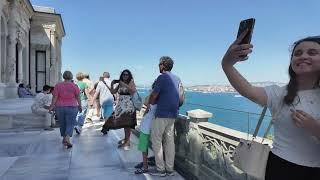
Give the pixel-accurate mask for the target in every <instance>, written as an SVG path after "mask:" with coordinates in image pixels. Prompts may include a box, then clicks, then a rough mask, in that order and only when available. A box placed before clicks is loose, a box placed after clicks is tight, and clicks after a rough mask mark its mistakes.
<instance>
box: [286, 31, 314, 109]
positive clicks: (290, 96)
mask: <svg viewBox="0 0 320 180" xmlns="http://www.w3.org/2000/svg"><path fill="white" fill-rule="evenodd" d="M306 41H310V42H316V43H318V44H320V36H311V37H307V38H303V39H300V40H298V41H296V42H295V43H293V45H292V47H293V48H292V50H291V59H290V60H292V57H293V53H294V50H295V49H296V47H297V46H298V45H299V44H300V43H302V42H306ZM288 71H289V77H290V81H289V83H288V85H287V90H288V92H287V95H286V96H285V97H284V99H283V101H284V103H285V104H287V105H291V104H292V103H293V101H294V98H295V97H296V96H297V92H298V82H297V79H296V73H295V72H294V71H293V69H292V66H291V61H290V66H289V70H288ZM319 80H320V77H319V79H318V80H317V82H316V84H315V86H317V87H319Z"/></svg>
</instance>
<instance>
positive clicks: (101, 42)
mask: <svg viewBox="0 0 320 180" xmlns="http://www.w3.org/2000/svg"><path fill="white" fill-rule="evenodd" d="M31 2H32V4H34V5H40V6H49V7H53V8H55V9H56V12H57V13H60V14H62V18H63V21H64V25H65V29H66V37H65V38H64V39H63V47H62V60H63V69H62V70H67V69H68V70H71V71H72V72H74V73H76V72H78V71H84V72H89V74H90V75H91V77H92V79H95V80H96V79H97V78H98V77H99V76H100V75H101V74H102V72H104V71H109V72H110V73H111V78H119V74H120V72H121V70H123V69H125V68H128V69H130V70H131V71H132V73H133V75H134V79H135V82H136V84H139V85H144V84H146V85H149V84H151V82H152V81H153V80H154V79H155V78H156V77H157V76H158V73H159V72H158V62H159V57H160V56H162V55H169V56H171V57H172V58H173V59H174V61H175V64H174V68H173V70H172V71H173V72H174V73H175V74H177V75H178V76H180V77H181V79H182V81H183V82H184V84H186V85H201V84H228V81H227V78H226V76H225V75H224V73H223V71H222V69H221V65H220V62H221V58H222V56H223V55H224V53H225V51H226V49H227V47H228V46H229V44H230V43H231V42H233V40H234V39H235V36H236V33H237V30H238V25H239V21H240V20H241V19H245V18H249V17H254V18H256V25H255V30H254V34H253V40H252V44H253V45H254V52H253V53H252V55H251V56H250V58H249V60H248V61H246V62H243V63H241V64H239V65H237V67H238V69H239V71H240V72H242V73H243V75H244V76H245V77H246V78H247V79H248V80H249V81H277V82H287V81H288V76H287V68H288V64H289V47H290V45H291V44H292V43H293V42H294V41H295V40H297V39H299V38H303V37H305V36H309V35H319V34H320V31H319V30H320V23H319V20H320V19H319V17H320V13H319V7H320V1H318V0H307V1H301V0H284V1H279V0H268V1H261V0H241V1H240V0H223V1H214V0H161V1H155V0H126V1H124V0H91V1H89V0H87V1H85V0H31Z"/></svg>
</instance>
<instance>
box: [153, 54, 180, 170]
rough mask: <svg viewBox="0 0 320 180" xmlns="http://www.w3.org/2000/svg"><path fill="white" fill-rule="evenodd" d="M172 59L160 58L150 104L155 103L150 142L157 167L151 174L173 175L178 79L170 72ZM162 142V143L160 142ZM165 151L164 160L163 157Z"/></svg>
mask: <svg viewBox="0 0 320 180" xmlns="http://www.w3.org/2000/svg"><path fill="white" fill-rule="evenodd" d="M172 67H173V60H172V59H171V58H170V57H168V56H163V57H161V58H160V63H159V70H160V73H161V75H159V76H158V78H157V80H156V83H155V87H154V89H153V92H152V93H151V96H150V100H149V102H150V104H157V109H156V113H155V120H154V121H152V127H151V142H152V148H153V151H154V154H155V160H156V166H157V169H156V171H155V172H151V173H150V174H151V175H158V176H166V175H173V172H174V171H173V166H174V156H175V145H174V122H175V119H176V118H177V116H178V110H179V90H178V86H179V82H180V79H179V77H177V76H176V75H174V74H172V73H171V69H172ZM162 142H163V143H162ZM163 151H164V152H165V159H166V160H165V161H164V159H163Z"/></svg>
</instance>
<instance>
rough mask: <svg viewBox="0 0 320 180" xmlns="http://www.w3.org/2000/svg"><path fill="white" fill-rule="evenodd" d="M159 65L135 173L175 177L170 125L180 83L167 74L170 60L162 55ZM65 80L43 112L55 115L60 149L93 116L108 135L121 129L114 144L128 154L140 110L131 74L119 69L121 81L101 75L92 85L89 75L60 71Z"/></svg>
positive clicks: (68, 143)
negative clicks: (151, 163) (151, 160)
mask: <svg viewBox="0 0 320 180" xmlns="http://www.w3.org/2000/svg"><path fill="white" fill-rule="evenodd" d="M159 62H160V63H159V72H160V75H159V76H158V78H157V79H156V80H155V81H154V83H153V85H152V91H151V92H150V95H149V96H148V98H147V100H146V101H145V106H146V110H145V115H144V118H143V120H142V122H141V127H140V128H141V133H140V137H139V145H138V149H139V150H140V151H141V152H142V157H143V165H142V166H140V167H137V170H136V171H135V173H136V174H141V173H147V172H149V173H150V174H152V175H158V176H166V175H173V174H174V173H173V172H174V167H173V166H174V156H175V145H174V122H175V119H176V118H177V116H178V110H179V106H180V105H181V104H180V98H179V84H181V81H180V79H179V78H178V77H177V76H176V75H174V74H173V73H171V69H172V68H173V64H174V62H173V60H172V59H171V58H170V57H168V56H163V57H161V58H160V61H159ZM63 79H64V81H63V82H60V83H58V84H56V85H55V87H54V91H53V92H52V95H53V97H52V102H51V104H50V106H49V107H48V108H47V109H48V110H47V112H48V111H49V112H55V114H56V116H57V119H58V121H59V124H60V134H61V136H62V137H63V139H62V143H63V145H64V146H66V147H67V148H71V147H72V146H73V144H72V142H71V137H72V135H73V131H75V132H76V133H77V134H81V132H82V127H83V125H84V124H85V123H86V122H87V123H92V117H93V115H94V114H95V112H96V116H98V117H101V119H102V120H104V121H105V122H104V125H103V126H102V130H101V132H102V133H103V134H107V133H108V132H109V131H110V130H112V129H120V128H123V129H124V134H125V135H124V138H123V139H121V140H120V141H119V142H118V148H122V149H123V150H130V135H131V130H132V129H135V128H136V126H137V114H136V113H137V111H139V110H140V109H139V108H137V105H136V103H137V102H136V101H135V100H134V97H136V96H138V97H139V95H138V94H137V88H136V85H135V82H134V78H133V76H132V73H131V72H130V70H128V69H125V70H123V71H122V72H121V74H120V77H119V79H114V80H111V79H110V74H109V73H108V72H104V73H103V75H102V77H101V78H100V79H99V81H98V82H97V83H92V81H90V79H89V76H88V75H87V74H83V73H81V72H79V73H77V74H76V82H74V81H73V74H72V73H71V72H70V71H65V72H64V73H63ZM46 92H47V88H44V90H43V93H46ZM138 99H139V98H138ZM140 100H141V98H140ZM141 103H142V102H141ZM149 141H151V143H152V149H153V151H154V154H155V164H156V169H155V170H154V171H149V170H148V148H149ZM164 156H165V160H164Z"/></svg>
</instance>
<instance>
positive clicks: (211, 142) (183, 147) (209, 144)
mask: <svg viewBox="0 0 320 180" xmlns="http://www.w3.org/2000/svg"><path fill="white" fill-rule="evenodd" d="M211 117H212V113H209V112H206V111H203V110H200V109H196V110H191V111H188V112H187V115H186V116H185V115H179V117H178V118H177V120H176V122H175V146H176V148H175V150H176V156H175V168H176V170H177V171H178V172H179V173H180V174H182V175H183V176H184V177H185V178H186V179H199V180H207V179H217V180H219V179H221V180H230V179H232V180H248V179H253V178H251V177H249V176H247V174H246V173H244V172H243V171H241V170H240V169H238V168H237V167H236V166H234V164H233V160H232V159H233V157H232V155H233V151H234V149H235V148H236V146H237V145H238V143H239V140H240V139H248V138H249V139H250V138H251V137H252V136H251V135H248V134H247V133H243V132H240V131H236V130H233V129H229V128H226V127H223V126H219V125H216V124H212V123H209V122H208V119H209V118H211ZM256 141H258V142H261V138H260V137H257V138H256ZM264 143H268V144H272V141H270V140H267V139H266V140H264Z"/></svg>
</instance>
